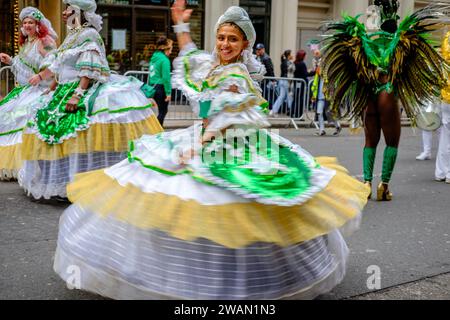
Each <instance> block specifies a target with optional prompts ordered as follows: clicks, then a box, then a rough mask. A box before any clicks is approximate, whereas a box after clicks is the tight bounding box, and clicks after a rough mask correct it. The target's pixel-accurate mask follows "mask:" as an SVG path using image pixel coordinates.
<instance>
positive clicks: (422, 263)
mask: <svg viewBox="0 0 450 320" xmlns="http://www.w3.org/2000/svg"><path fill="white" fill-rule="evenodd" d="M332 131H333V130H332V129H328V133H329V134H331V132H332ZM280 132H281V134H282V135H283V136H285V137H286V138H288V139H290V140H291V141H293V142H295V143H298V144H300V145H302V146H303V147H305V148H306V149H307V150H308V151H310V152H311V153H312V154H314V155H316V156H318V155H324V156H336V157H338V159H339V161H340V162H341V163H342V164H343V165H344V166H345V167H347V168H348V169H349V171H350V172H351V174H352V175H355V176H358V177H359V178H360V174H361V172H362V147H363V143H364V142H363V136H362V135H361V134H360V135H356V136H354V135H350V134H349V133H348V130H347V129H344V131H343V134H342V135H341V136H339V137H332V136H331V135H327V136H325V137H316V136H314V133H315V130H314V129H303V128H301V129H300V130H298V131H297V130H294V129H288V130H280ZM434 143H435V144H436V141H434ZM383 149H384V143H383V142H382V143H381V144H380V146H379V148H378V157H377V162H376V170H375V172H376V174H377V178H376V180H375V181H374V188H373V189H374V191H375V188H376V184H378V181H379V176H380V174H379V173H380V171H381V161H382V154H383ZM435 149H436V148H435ZM435 149H434V150H435ZM420 151H421V135H420V133H419V132H414V130H412V129H411V128H403V132H402V140H401V145H400V152H399V158H398V162H397V166H396V170H395V173H394V176H393V181H392V184H391V189H392V192H393V193H394V201H392V202H383V203H380V202H376V201H374V200H371V201H369V203H368V205H367V207H366V209H365V210H364V217H363V221H362V225H361V228H360V230H358V231H357V232H356V233H355V234H353V235H352V236H350V237H349V238H348V245H349V248H350V250H351V253H350V256H349V260H348V265H347V274H346V277H345V279H344V281H343V282H342V283H341V284H340V285H339V286H338V287H336V288H335V289H334V290H333V291H332V292H331V293H329V294H326V295H324V296H321V297H319V299H450V209H449V208H450V185H449V184H445V183H439V182H435V181H434V180H433V178H434V156H433V160H432V161H425V162H420V161H416V160H415V157H416V155H418V154H419V153H420ZM434 154H435V152H434ZM67 206H68V204H67V203H61V202H36V201H31V200H30V199H29V198H28V197H26V196H25V195H24V193H23V192H22V190H21V189H20V187H19V186H18V185H17V183H16V182H0V299H102V298H101V297H99V296H96V295H92V294H88V293H84V292H80V291H73V290H68V289H67V288H66V286H65V283H64V282H63V281H62V280H60V279H59V277H58V276H57V275H56V274H55V273H54V272H53V269H52V264H53V261H52V259H53V254H54V250H55V246H56V238H57V232H58V219H59V217H60V215H61V213H62V212H63V210H64V208H66V207H67ZM374 269H375V270H379V271H380V272H381V273H380V285H381V286H380V287H379V288H380V290H378V289H377V287H376V286H375V287H371V286H370V285H371V284H374V283H375V284H376V281H375V282H374V281H372V280H373V279H372V278H373V272H372V271H371V270H374ZM368 271H369V273H368ZM371 276H372V278H370V277H371ZM368 284H369V286H368Z"/></svg>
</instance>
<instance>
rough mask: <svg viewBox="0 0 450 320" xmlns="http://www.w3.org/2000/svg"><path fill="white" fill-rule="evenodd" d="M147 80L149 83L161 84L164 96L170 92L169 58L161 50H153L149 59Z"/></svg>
mask: <svg viewBox="0 0 450 320" xmlns="http://www.w3.org/2000/svg"><path fill="white" fill-rule="evenodd" d="M149 71H150V74H149V81H148V83H149V84H150V85H155V84H162V85H164V91H165V93H166V96H170V95H171V94H172V84H171V82H170V60H169V58H168V57H167V56H166V55H165V54H164V52H162V51H155V53H154V54H153V55H152V58H151V59H150V65H149Z"/></svg>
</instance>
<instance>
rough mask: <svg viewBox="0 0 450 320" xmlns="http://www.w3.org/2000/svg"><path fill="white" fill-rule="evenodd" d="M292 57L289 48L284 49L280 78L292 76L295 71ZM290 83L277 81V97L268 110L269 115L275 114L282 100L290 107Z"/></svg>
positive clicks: (284, 80)
mask: <svg viewBox="0 0 450 320" xmlns="http://www.w3.org/2000/svg"><path fill="white" fill-rule="evenodd" d="M293 60H294V57H293V56H292V51H291V50H286V51H284V53H283V55H282V56H281V77H282V78H293V77H294V72H295V65H294V62H293ZM291 85H292V81H289V80H286V79H283V80H280V81H279V82H278V88H279V93H278V98H277V100H276V101H275V104H274V105H273V107H272V110H271V111H270V113H269V115H271V116H277V115H278V113H279V111H280V108H281V106H282V105H283V103H284V102H286V103H287V105H288V110H291V107H292V91H291V89H292V88H291Z"/></svg>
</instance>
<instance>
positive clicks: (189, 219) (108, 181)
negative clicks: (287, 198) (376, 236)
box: [67, 158, 369, 248]
mask: <svg viewBox="0 0 450 320" xmlns="http://www.w3.org/2000/svg"><path fill="white" fill-rule="evenodd" d="M318 161H319V162H320V163H322V164H323V165H325V166H327V167H329V168H332V169H334V170H337V175H336V176H335V177H334V178H333V180H332V181H331V182H330V184H329V185H328V186H327V187H326V188H325V190H323V191H322V192H320V193H319V194H317V195H316V196H315V197H314V198H313V199H311V200H309V201H308V202H306V203H304V204H303V205H301V206H294V207H280V206H275V205H263V204H258V203H255V202H252V203H230V204H226V205H202V204H200V203H198V202H196V201H192V200H190V201H186V200H182V199H180V198H178V197H176V196H171V195H166V194H163V193H144V192H142V191H141V190H140V189H138V188H137V187H134V186H132V185H126V186H125V187H123V186H121V185H119V184H118V183H117V181H115V180H113V179H112V178H110V177H109V176H107V175H106V174H105V173H104V172H103V170H98V171H94V172H91V173H84V174H79V175H77V176H76V178H75V182H74V183H72V184H70V185H69V186H68V188H67V193H68V196H69V199H70V200H71V201H72V202H74V203H76V204H77V205H78V206H81V207H83V208H86V209H88V210H90V211H92V212H95V213H96V214H98V215H101V216H102V217H106V216H110V217H114V219H117V220H119V221H121V222H124V223H128V224H131V225H133V226H135V227H137V228H140V229H158V230H161V231H163V232H166V233H168V234H170V235H171V236H173V237H175V238H178V239H182V240H185V241H193V240H195V239H198V238H206V239H209V240H211V241H213V242H216V243H218V244H220V245H223V246H226V247H229V248H241V247H244V246H247V245H249V244H251V243H255V242H270V243H276V244H278V245H280V246H283V247H285V246H289V245H292V244H297V243H300V242H303V241H307V240H310V239H313V238H316V237H318V236H321V235H324V234H326V233H328V232H330V231H331V230H332V229H335V228H339V227H341V226H343V225H344V224H345V223H346V222H347V221H349V220H351V219H353V218H355V217H357V215H358V214H359V213H360V212H361V210H362V208H363V207H364V206H365V204H366V203H367V196H368V194H369V189H368V187H366V186H365V185H364V184H362V183H361V182H359V181H357V180H356V179H354V178H352V177H350V176H349V175H347V173H346V170H345V169H344V168H343V167H341V166H339V165H337V163H336V161H335V160H334V159H333V158H318Z"/></svg>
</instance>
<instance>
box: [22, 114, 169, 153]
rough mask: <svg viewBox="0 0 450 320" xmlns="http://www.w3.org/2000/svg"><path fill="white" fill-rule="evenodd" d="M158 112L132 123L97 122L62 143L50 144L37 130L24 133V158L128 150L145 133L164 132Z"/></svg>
mask: <svg viewBox="0 0 450 320" xmlns="http://www.w3.org/2000/svg"><path fill="white" fill-rule="evenodd" d="M162 131H163V128H162V127H161V125H160V124H159V121H158V119H157V118H156V117H155V115H151V116H150V117H149V118H147V119H145V120H143V121H140V122H133V123H111V124H101V123H96V124H93V125H92V126H90V127H89V129H87V130H84V131H81V132H78V135H77V137H76V138H72V139H69V140H66V141H64V143H62V144H56V145H49V144H47V143H46V142H43V141H42V140H40V139H39V138H37V137H36V136H35V135H34V134H25V133H24V135H23V143H22V144H23V148H22V158H23V160H29V161H33V160H57V159H61V158H65V157H67V156H69V155H71V154H76V153H90V152H125V151H127V150H128V142H129V141H130V140H134V139H138V138H140V137H141V136H142V135H144V134H156V133H159V132H162Z"/></svg>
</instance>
